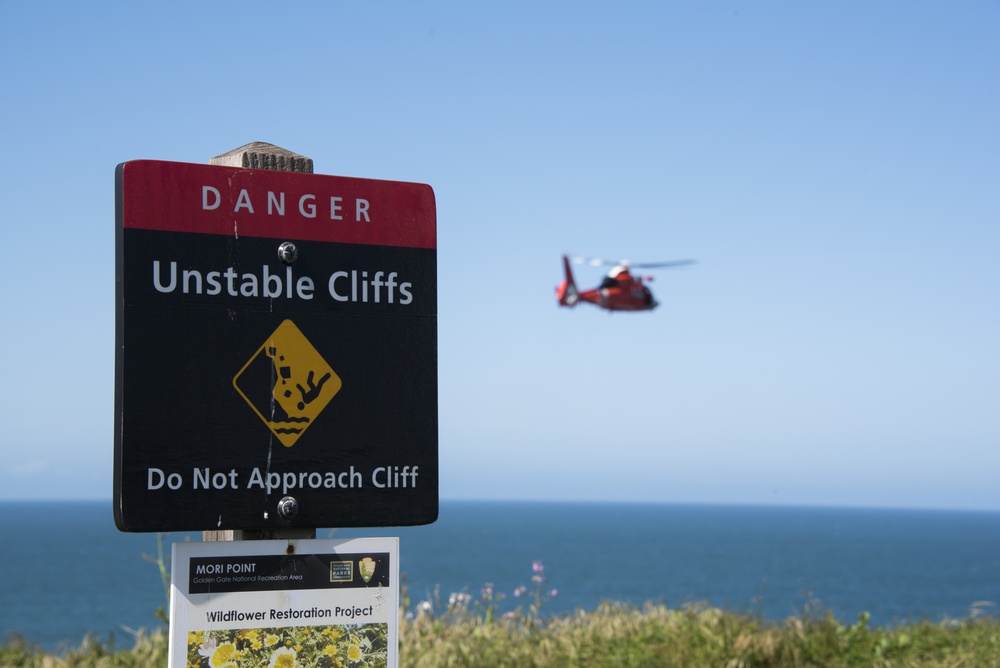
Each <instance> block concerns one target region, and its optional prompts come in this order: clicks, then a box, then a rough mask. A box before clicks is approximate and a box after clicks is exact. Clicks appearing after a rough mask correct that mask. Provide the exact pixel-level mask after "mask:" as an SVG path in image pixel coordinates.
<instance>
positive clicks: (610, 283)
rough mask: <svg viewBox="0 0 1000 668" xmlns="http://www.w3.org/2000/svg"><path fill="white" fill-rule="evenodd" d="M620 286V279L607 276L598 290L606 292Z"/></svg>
mask: <svg viewBox="0 0 1000 668" xmlns="http://www.w3.org/2000/svg"><path fill="white" fill-rule="evenodd" d="M617 285H618V279H617V278H614V277H612V276H605V277H604V280H603V281H601V285H600V286H599V287H598V288H597V289H598V290H604V289H606V288H613V287H616V286H617Z"/></svg>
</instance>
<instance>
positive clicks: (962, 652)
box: [0, 561, 1000, 668]
mask: <svg viewBox="0 0 1000 668" xmlns="http://www.w3.org/2000/svg"><path fill="white" fill-rule="evenodd" d="M161 563H162V561H161ZM530 582H531V584H530V586H528V585H524V586H519V587H517V588H515V589H514V590H513V591H512V592H510V595H509V596H508V595H507V594H505V593H502V592H498V591H496V590H495V589H494V587H493V585H492V584H490V583H487V584H485V585H484V586H483V587H482V588H481V589H480V591H479V595H478V596H473V595H471V594H469V593H468V592H458V593H452V594H450V595H449V596H447V598H444V597H442V596H441V595H440V592H435V593H434V594H433V595H431V596H429V598H428V599H425V600H420V601H414V600H412V599H411V598H410V597H409V595H408V593H407V592H406V590H405V588H404V589H403V592H402V594H401V601H400V603H401V605H400V611H399V613H400V614H399V629H398V630H399V666H401V667H403V668H456V667H460V668H503V667H510V668H521V667H527V668H536V667H537V668H542V667H546V668H549V667H567V668H569V667H576V666H579V667H586V668H622V667H628V666H657V667H667V668H669V667H677V668H687V667H690V668H702V667H706V666H719V667H723V668H802V667H813V666H815V667H820V666H822V667H838V668H849V667H854V666H857V667H862V666H863V667H879V668H890V667H892V668H895V667H918V666H919V667H921V668H945V667H948V668H957V667H960V666H969V667H976V668H991V667H993V668H1000V619H998V618H997V617H996V616H992V615H989V614H984V611H985V610H988V609H989V607H990V606H987V605H974V606H973V607H972V609H971V610H970V614H969V616H968V617H967V618H965V619H962V620H942V621H936V622H932V621H915V622H908V623H902V624H897V625H893V626H889V627H881V626H876V625H872V624H870V623H869V622H870V617H869V615H868V614H867V613H864V614H862V615H860V616H859V618H858V619H857V620H855V621H853V622H852V623H846V622H843V621H841V620H839V619H837V618H836V617H835V616H834V615H832V614H830V613H829V612H822V611H813V610H806V611H804V612H803V613H801V614H799V615H797V616H793V617H789V618H787V619H785V620H783V621H780V622H774V621H768V620H764V619H762V618H761V617H760V616H759V615H756V614H752V613H745V612H738V611H727V610H721V609H718V608H715V607H712V606H709V605H706V604H701V605H690V606H685V607H682V608H670V607H667V606H664V605H657V604H652V603H648V604H646V605H644V606H633V605H627V604H623V603H614V602H606V603H603V604H601V605H599V606H598V607H597V608H596V609H594V610H577V611H575V612H572V613H567V614H560V615H544V614H543V608H544V606H545V604H546V603H547V602H549V601H550V600H551V599H552V598H553V597H555V596H558V591H557V590H556V589H552V588H550V587H549V586H548V583H547V582H546V577H545V571H544V567H543V566H542V564H541V563H540V562H534V564H533V565H532V576H531V580H530ZM164 621H166V619H165V616H164ZM311 628H313V627H306V629H304V630H302V631H298V630H294V629H293V631H294V632H293V633H290V634H288V635H287V637H285V636H282V635H281V634H279V633H278V632H277V631H275V632H273V635H274V636H275V637H274V642H271V641H270V639H268V638H267V637H266V634H263V633H262V632H259V631H258V630H255V629H248V630H245V631H241V632H234V631H229V632H226V633H225V634H213V636H216V637H212V638H208V637H199V638H197V642H196V643H195V645H193V646H190V647H189V654H188V657H187V666H189V667H191V668H244V667H246V668H251V667H252V668H265V667H267V668H367V667H374V668H379V667H384V666H385V665H386V659H387V653H386V651H385V650H386V647H385V643H384V635H381V631H379V632H377V633H374V635H372V633H369V634H368V636H369V638H375V642H374V643H373V642H372V641H371V640H368V639H365V638H364V633H363V629H360V628H358V629H353V630H348V631H347V632H341V631H337V630H336V629H332V628H319V627H315V629H314V630H313V631H312V638H310V631H309V629H311ZM198 635H199V636H200V635H201V634H198ZM205 635H208V634H205ZM379 638H382V640H381V648H379V647H378V643H379V642H380V641H379V640H378V639H379ZM320 639H322V644H321V643H320V642H319V640H320ZM130 640H131V642H130V643H129V644H128V647H120V646H118V645H117V644H116V641H115V638H113V637H112V638H109V639H108V640H107V641H100V640H98V639H96V638H93V637H91V638H85V639H84V640H83V642H82V643H81V644H80V645H79V646H68V645H67V646H63V647H61V648H58V649H56V650H51V649H50V650H46V649H43V648H40V647H38V646H36V645H34V644H32V643H31V642H30V641H29V640H28V639H25V638H21V637H18V636H12V637H9V638H8V639H7V640H6V641H5V642H4V643H3V644H2V645H0V666H12V667H21V666H23V667H26V668H28V667H30V668H112V667H115V668H119V667H120V668H147V667H149V668H152V667H153V666H156V667H162V666H166V665H167V654H168V634H167V630H166V629H165V628H160V629H156V630H154V631H151V632H145V631H143V632H139V633H138V634H137V635H136V636H135V637H134V638H132V639H130ZM320 650H321V651H320Z"/></svg>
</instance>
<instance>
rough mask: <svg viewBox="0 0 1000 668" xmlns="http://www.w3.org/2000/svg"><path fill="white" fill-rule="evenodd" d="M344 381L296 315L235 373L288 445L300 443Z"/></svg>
mask: <svg viewBox="0 0 1000 668" xmlns="http://www.w3.org/2000/svg"><path fill="white" fill-rule="evenodd" d="M341 385H342V383H341V380H340V377H339V376H337V374H336V373H335V372H334V370H333V369H331V368H330V365H329V364H327V362H326V360H324V359H323V357H322V355H320V354H319V352H317V350H316V349H315V348H314V347H313V345H312V344H311V343H309V339H307V338H306V337H305V335H304V334H303V333H302V332H301V331H300V330H299V328H298V327H296V326H295V323H293V322H292V321H291V320H285V321H284V322H282V323H281V324H280V325H278V328H277V329H276V330H274V332H272V333H271V336H269V337H268V338H267V340H266V341H264V344H263V345H262V346H261V347H260V348H258V349H257V352H256V353H254V354H253V357H251V358H250V360H249V361H247V363H246V364H245V365H243V368H242V369H240V371H239V373H237V374H236V376H235V377H234V378H233V387H235V388H236V391H237V392H239V393H240V396H242V397H243V398H244V399H245V400H246V402H247V403H248V404H250V408H252V409H253V410H254V412H255V413H256V414H257V417H259V418H260V419H261V420H263V421H264V424H266V425H267V427H268V429H270V430H271V432H272V433H273V434H274V435H275V436H277V437H278V440H279V441H281V444H282V445H284V446H285V447H286V448H290V447H292V446H293V445H295V441H297V440H298V439H299V436H301V435H302V434H303V432H305V430H306V429H308V428H309V425H310V424H312V423H313V420H315V419H316V416H318V415H319V414H320V412H322V410H323V409H324V408H326V405H327V404H328V403H330V400H331V399H333V397H334V395H336V394H337V392H339V391H340V387H341Z"/></svg>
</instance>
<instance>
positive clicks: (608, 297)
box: [556, 255, 658, 311]
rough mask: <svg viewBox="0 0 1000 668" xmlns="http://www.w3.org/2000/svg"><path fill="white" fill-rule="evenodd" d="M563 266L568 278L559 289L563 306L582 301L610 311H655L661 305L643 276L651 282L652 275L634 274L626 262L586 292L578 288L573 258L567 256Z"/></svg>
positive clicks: (557, 291)
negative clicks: (570, 264) (571, 263)
mask: <svg viewBox="0 0 1000 668" xmlns="http://www.w3.org/2000/svg"><path fill="white" fill-rule="evenodd" d="M563 268H564V270H565V272H566V278H565V279H564V280H563V282H562V283H560V284H559V287H557V288H556V298H557V299H558V300H559V305H560V306H570V307H572V306H576V305H577V304H578V303H580V302H587V303H590V304H593V305H595V306H598V307H600V308H602V309H605V310H608V311H652V310H653V309H654V308H656V307H657V305H658V304H657V301H656V300H655V299H654V298H653V293H652V292H650V290H649V288H648V287H647V286H646V285H645V284H644V283H643V278H645V280H647V281H649V280H652V278H651V277H649V276H646V277H641V276H633V275H632V273H631V272H630V271H629V270H628V267H626V266H624V265H618V266H616V267H615V268H614V269H612V270H611V271H610V272H609V273H608V275H607V276H605V277H604V280H603V281H601V284H600V285H599V286H597V287H596V288H594V289H593V290H583V291H579V290H577V288H576V282H575V281H574V280H573V271H572V270H571V269H570V266H569V258H568V257H566V256H565V255H564V256H563Z"/></svg>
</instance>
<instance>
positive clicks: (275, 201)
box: [201, 186, 372, 223]
mask: <svg viewBox="0 0 1000 668" xmlns="http://www.w3.org/2000/svg"><path fill="white" fill-rule="evenodd" d="M258 197H259V198H260V199H258V201H257V206H256V208H255V207H254V202H253V198H252V197H251V196H250V192H249V191H248V190H247V189H246V188H242V189H240V192H239V193H238V194H237V195H236V203H235V204H234V205H233V213H241V212H242V213H250V214H256V213H258V212H259V213H266V214H267V215H268V216H284V215H285V193H283V192H272V191H268V193H267V195H266V196H260V195H258ZM292 199H293V200H294V198H292ZM317 202H319V204H318V203H317ZM327 204H329V206H327ZM221 205H222V193H221V192H219V189H218V188H215V187H214V186H202V187H201V208H202V210H203V211H215V210H216V209H218V208H219V207H220V206H221ZM294 206H295V208H296V209H297V210H298V213H299V215H300V216H302V217H303V218H316V217H318V216H319V213H320V207H322V208H323V209H324V210H323V214H324V217H325V216H326V214H327V213H329V216H330V220H344V206H345V202H344V198H343V197H341V196H339V195H332V196H331V197H330V199H329V201H327V200H326V198H325V197H324V198H323V200H322V201H320V200H318V199H317V197H316V195H313V194H311V193H307V194H305V195H302V196H300V197H299V198H298V200H296V201H295V203H294ZM353 209H354V211H353V213H354V222H357V223H360V222H365V223H370V222H372V219H371V213H370V209H371V203H370V202H369V201H368V200H366V199H361V198H360V197H359V198H356V199H355V200H354V207H353Z"/></svg>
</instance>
